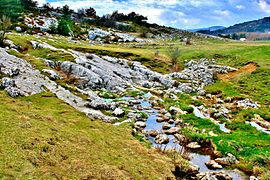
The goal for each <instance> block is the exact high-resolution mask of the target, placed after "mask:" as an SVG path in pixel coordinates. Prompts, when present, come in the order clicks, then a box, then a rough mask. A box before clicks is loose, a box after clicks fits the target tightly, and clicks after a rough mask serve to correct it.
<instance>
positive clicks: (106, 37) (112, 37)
mask: <svg viewBox="0 0 270 180" xmlns="http://www.w3.org/2000/svg"><path fill="white" fill-rule="evenodd" d="M88 37H89V39H90V40H91V41H95V42H99V43H104V42H106V43H113V42H140V43H142V42H146V41H145V40H143V39H141V38H137V37H135V36H133V35H131V34H128V33H120V32H113V31H104V30H102V29H98V28H94V29H92V30H90V31H89V32H88Z"/></svg>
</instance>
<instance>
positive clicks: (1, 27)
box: [0, 15, 11, 47]
mask: <svg viewBox="0 0 270 180" xmlns="http://www.w3.org/2000/svg"><path fill="white" fill-rule="evenodd" d="M10 26H11V21H10V18H9V17H7V16H5V15H3V16H2V17H1V19H0V46H2V47H3V46H4V40H5V34H6V32H7V29H8V28H9V27H10Z"/></svg>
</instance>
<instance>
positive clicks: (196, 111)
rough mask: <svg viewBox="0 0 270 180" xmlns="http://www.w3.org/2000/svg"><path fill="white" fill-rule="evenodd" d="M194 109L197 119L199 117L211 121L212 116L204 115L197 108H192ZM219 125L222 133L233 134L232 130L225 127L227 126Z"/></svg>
mask: <svg viewBox="0 0 270 180" xmlns="http://www.w3.org/2000/svg"><path fill="white" fill-rule="evenodd" d="M192 107H193V109H194V111H193V113H194V115H195V116H197V117H199V118H203V119H211V118H210V115H207V114H203V113H202V112H201V111H200V110H199V109H198V108H197V107H195V106H192ZM217 125H218V126H219V129H220V130H221V131H222V132H225V133H230V132H231V130H230V129H228V128H226V127H225V125H226V124H225V123H223V124H221V123H218V124H217Z"/></svg>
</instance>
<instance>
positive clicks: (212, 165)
mask: <svg viewBox="0 0 270 180" xmlns="http://www.w3.org/2000/svg"><path fill="white" fill-rule="evenodd" d="M205 165H206V166H207V167H208V168H209V169H222V168H223V167H222V165H220V164H218V163H217V162H216V161H214V160H210V161H208V162H206V163H205Z"/></svg>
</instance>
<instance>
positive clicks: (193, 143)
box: [187, 142, 201, 149]
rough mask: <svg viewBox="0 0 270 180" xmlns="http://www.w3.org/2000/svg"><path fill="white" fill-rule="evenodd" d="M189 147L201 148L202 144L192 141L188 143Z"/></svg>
mask: <svg viewBox="0 0 270 180" xmlns="http://www.w3.org/2000/svg"><path fill="white" fill-rule="evenodd" d="M187 147H188V148H190V149H199V148H201V146H200V145H199V144H198V142H191V143H189V144H188V145H187Z"/></svg>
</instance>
